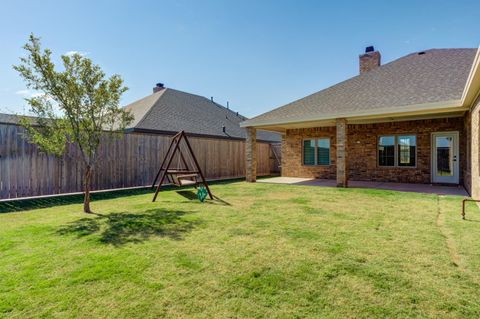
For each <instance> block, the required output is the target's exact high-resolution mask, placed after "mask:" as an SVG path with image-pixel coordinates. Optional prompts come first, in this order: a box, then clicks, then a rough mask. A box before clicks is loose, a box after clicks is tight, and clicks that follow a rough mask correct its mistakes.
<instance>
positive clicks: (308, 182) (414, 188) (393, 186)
mask: <svg viewBox="0 0 480 319" xmlns="http://www.w3.org/2000/svg"><path fill="white" fill-rule="evenodd" d="M257 182H258V183H271V184H289V185H304V186H324V187H335V186H336V181H335V180H332V179H318V178H300V177H271V178H265V179H259V180H257ZM348 186H349V187H350V188H371V189H384V190H392V191H400V192H414V193H425V194H437V195H457V196H468V193H467V191H466V190H465V188H464V187H463V186H461V185H458V186H456V185H455V186H453V185H452V186H444V185H433V184H408V183H385V182H368V181H349V182H348Z"/></svg>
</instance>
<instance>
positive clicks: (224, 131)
mask: <svg viewBox="0 0 480 319" xmlns="http://www.w3.org/2000/svg"><path fill="white" fill-rule="evenodd" d="M222 131H223V133H226V132H227V129H226V128H225V125H222Z"/></svg>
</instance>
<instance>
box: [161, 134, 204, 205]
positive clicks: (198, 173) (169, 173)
mask: <svg viewBox="0 0 480 319" xmlns="http://www.w3.org/2000/svg"><path fill="white" fill-rule="evenodd" d="M182 142H183V143H182ZM185 155H187V156H186V157H185ZM174 158H176V162H177V165H176V167H175V168H172V167H171V166H172V162H173V161H174ZM187 159H188V160H187ZM165 179H166V180H167V181H168V182H170V183H171V184H173V185H176V186H179V187H182V186H193V187H195V188H196V189H197V197H198V199H199V200H200V201H201V202H203V201H204V200H205V198H206V197H207V194H208V196H209V197H210V199H213V195H212V192H211V191H210V188H209V187H208V184H207V181H206V180H205V176H204V175H203V173H202V170H201V168H200V165H198V161H197V158H196V157H195V154H194V153H193V149H192V146H191V145H190V142H189V141H188V138H187V135H186V134H185V131H180V132H178V133H177V134H175V135H174V136H173V138H172V140H171V141H170V145H169V146H168V150H167V153H166V154H165V157H164V158H163V161H162V165H161V166H160V169H159V170H158V172H157V175H156V176H155V179H154V180H153V183H152V189H153V188H155V184H156V183H157V180H159V182H158V185H157V189H156V191H155V195H154V196H153V200H152V201H153V202H154V201H155V200H156V199H157V196H158V193H159V192H160V189H161V187H162V184H163V182H164V181H165Z"/></svg>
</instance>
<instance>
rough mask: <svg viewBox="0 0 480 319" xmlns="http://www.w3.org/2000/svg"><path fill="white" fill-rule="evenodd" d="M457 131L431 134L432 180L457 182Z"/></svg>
mask: <svg viewBox="0 0 480 319" xmlns="http://www.w3.org/2000/svg"><path fill="white" fill-rule="evenodd" d="M458 163H459V158H458V132H448V133H433V134H432V181H433V182H434V183H453V184H458V182H459V165H458Z"/></svg>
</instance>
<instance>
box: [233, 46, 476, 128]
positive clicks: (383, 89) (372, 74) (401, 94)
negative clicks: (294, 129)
mask: <svg viewBox="0 0 480 319" xmlns="http://www.w3.org/2000/svg"><path fill="white" fill-rule="evenodd" d="M476 53H477V49H431V50H427V51H421V52H415V53H411V54H409V55H407V56H404V57H402V58H399V59H397V60H395V61H392V62H390V63H387V64H384V65H382V66H380V67H377V68H375V69H373V70H371V71H368V72H365V73H362V74H360V75H358V76H355V77H353V78H351V79H349V80H346V81H344V82H340V83H338V84H336V85H333V86H331V87H329V88H327V89H324V90H321V91H319V92H316V93H314V94H312V95H309V96H307V97H304V98H302V99H299V100H297V101H294V102H292V103H289V104H287V105H284V106H282V107H279V108H277V109H274V110H272V111H270V112H267V113H264V114H261V115H259V116H257V117H255V118H253V119H251V120H247V121H246V122H244V123H242V125H241V126H242V127H247V126H262V125H273V124H275V123H294V122H303V121H308V120H315V119H326V118H337V117H348V116H349V115H352V116H354V115H357V114H371V113H378V114H382V113H393V112H395V111H397V110H400V109H402V107H405V106H415V107H416V109H417V110H420V109H421V108H422V106H421V105H422V104H425V105H434V104H435V103H449V102H452V104H454V103H458V101H459V100H461V98H462V94H463V91H464V89H465V85H466V82H467V79H468V77H469V73H470V70H471V68H472V64H473V62H474V59H475V55H476Z"/></svg>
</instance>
